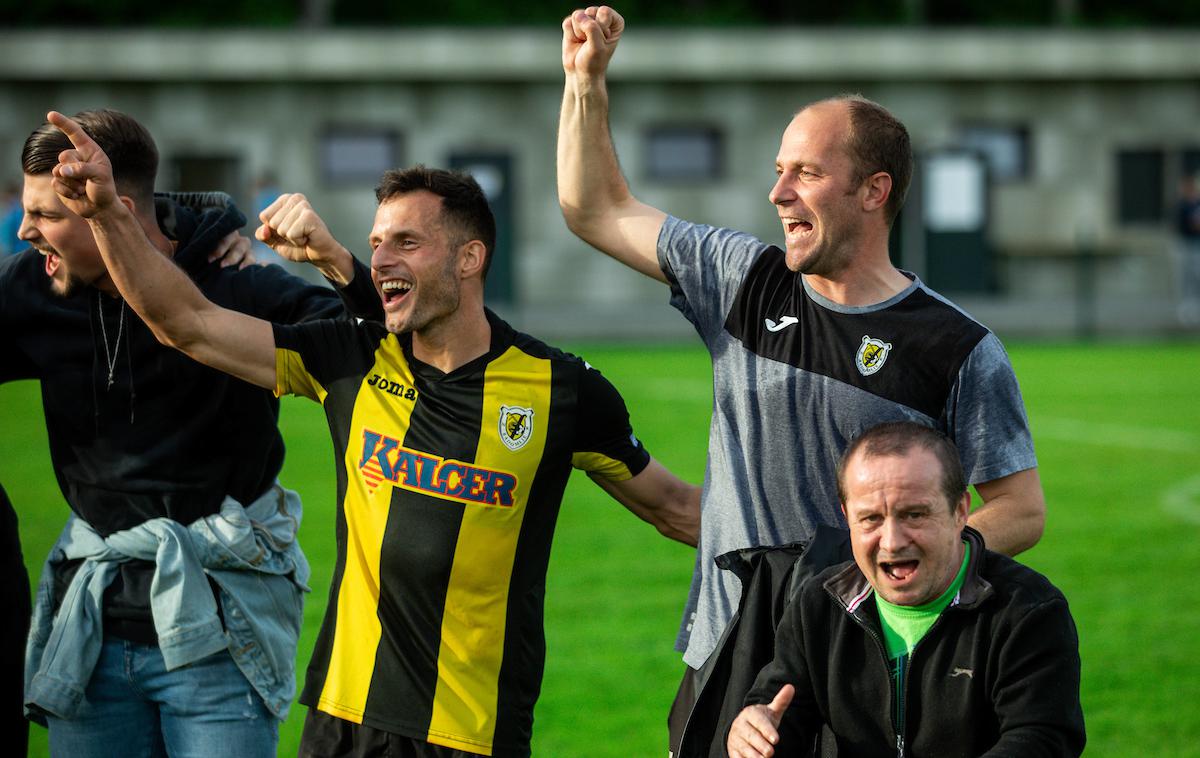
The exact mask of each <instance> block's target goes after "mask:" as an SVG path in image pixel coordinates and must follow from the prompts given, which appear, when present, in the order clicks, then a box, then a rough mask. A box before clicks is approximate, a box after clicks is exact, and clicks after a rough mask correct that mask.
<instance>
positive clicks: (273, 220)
mask: <svg viewBox="0 0 1200 758" xmlns="http://www.w3.org/2000/svg"><path fill="white" fill-rule="evenodd" d="M258 218H259V220H260V221H262V226H260V227H258V229H257V230H255V232H254V236H255V237H257V238H258V239H259V240H261V241H262V242H265V243H266V244H268V245H270V246H271V248H272V249H273V250H274V251H275V252H277V253H279V255H280V256H282V257H283V258H286V259H287V260H289V261H297V262H300V263H311V264H312V265H314V266H316V267H317V268H318V269H319V270H320V271H321V273H323V274H324V275H325V276H326V277H328V278H329V279H331V280H332V281H333V282H334V283H336V284H339V285H345V284H346V283H347V282H349V281H350V278H352V277H353V275H354V269H353V266H352V261H351V255H350V251H349V250H347V249H346V248H344V247H342V245H341V244H340V243H339V242H338V241H337V240H335V239H334V238H333V235H332V234H330V233H329V227H327V226H326V225H325V222H324V221H322V220H321V217H320V216H318V215H317V212H316V211H314V210H313V208H312V206H311V205H310V204H309V202H308V198H306V197H305V196H304V195H301V194H299V193H294V194H283V195H280V196H279V197H277V198H275V202H273V203H271V204H270V205H268V206H267V207H266V208H264V209H263V211H262V213H259V214H258Z"/></svg>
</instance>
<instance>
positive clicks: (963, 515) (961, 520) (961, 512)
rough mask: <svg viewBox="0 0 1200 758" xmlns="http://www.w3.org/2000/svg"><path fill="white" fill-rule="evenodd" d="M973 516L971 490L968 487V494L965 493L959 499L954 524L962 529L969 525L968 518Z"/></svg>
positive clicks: (955, 508)
mask: <svg viewBox="0 0 1200 758" xmlns="http://www.w3.org/2000/svg"><path fill="white" fill-rule="evenodd" d="M970 515H971V489H970V488H969V487H968V488H967V490H966V492H963V494H962V497H960V498H959V499H958V503H957V504H955V506H954V522H955V523H956V524H957V525H958V527H959V528H960V529H961V528H962V527H964V526H966V525H967V518H968V517H969V516H970Z"/></svg>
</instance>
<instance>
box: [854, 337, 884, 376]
mask: <svg viewBox="0 0 1200 758" xmlns="http://www.w3.org/2000/svg"><path fill="white" fill-rule="evenodd" d="M891 350H892V343H890V342H884V341H883V340H877V339H871V337H870V336H869V335H866V334H864V335H863V338H862V345H860V346H859V348H858V355H857V356H855V359H854V365H855V366H856V367H857V368H858V373H860V374H862V375H863V376H870V375H871V374H874V373H875V372H877V371H879V369H881V368H883V364H884V363H885V362H887V357H888V353H890V352H891Z"/></svg>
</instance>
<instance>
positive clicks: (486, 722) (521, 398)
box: [428, 347, 550, 755]
mask: <svg viewBox="0 0 1200 758" xmlns="http://www.w3.org/2000/svg"><path fill="white" fill-rule="evenodd" d="M501 406H516V407H520V408H528V409H532V410H533V415H532V418H531V419H530V422H531V426H530V431H529V437H528V439H527V440H526V441H525V443H524V444H523V445H522V446H521V447H520V448H519V449H517V450H515V451H514V450H510V449H509V448H508V446H506V445H505V444H504V443H503V442H502V441H501V438H500V434H501V423H502V421H501V417H500V413H501V410H500V409H501ZM549 424H550V362H549V361H548V360H541V359H536V358H532V357H530V356H529V355H526V354H525V353H523V352H521V351H520V350H518V349H517V348H515V347H514V348H509V350H508V351H507V352H506V353H504V355H502V356H500V357H499V358H497V359H496V360H494V361H492V363H491V364H490V365H489V366H488V370H487V376H486V379H485V382H484V397H483V418H482V422H481V424H480V437H479V448H478V450H477V451H476V453H475V463H476V464H477V465H480V466H486V467H488V468H494V469H501V470H504V471H511V472H513V473H514V474H515V475H516V476H517V486H516V489H515V495H516V497H515V499H514V502H513V505H512V507H510V508H503V507H488V506H481V505H472V506H468V507H467V508H466V509H465V510H464V512H463V520H462V526H461V528H460V529H459V534H458V545H457V547H456V549H455V551H454V566H453V567H452V569H451V571H450V584H449V586H448V588H447V592H446V607H445V610H444V612H443V617H442V641H441V648H440V650H439V652H438V683H437V690H436V692H435V694H434V699H433V718H432V720H431V721H430V725H429V736H428V740H429V742H431V743H434V744H437V745H446V746H449V747H455V748H457V749H462V750H470V751H472V752H478V751H480V750H481V748H482V749H485V750H486V751H487V752H486V753H485V754H487V755H491V746H492V741H493V738H494V736H495V732H496V703H497V693H498V690H499V679H500V664H501V662H502V661H501V658H502V656H503V652H504V635H505V621H506V615H507V611H508V593H509V583H510V581H511V578H512V565H513V557H514V556H515V554H516V551H517V539H518V538H519V537H520V534H521V522H522V520H523V519H524V517H525V509H526V506H527V505H528V499H529V492H530V489H531V487H532V484H533V478H534V475H535V474H536V473H537V468H538V465H539V463H540V462H541V459H542V452H543V450H544V448H545V445H546V428H547V427H548V426H549Z"/></svg>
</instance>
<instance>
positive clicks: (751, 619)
mask: <svg viewBox="0 0 1200 758" xmlns="http://www.w3.org/2000/svg"><path fill="white" fill-rule="evenodd" d="M850 557H851V553H850V535H849V532H847V531H846V530H845V529H835V528H833V527H828V526H821V527H817V531H816V533H815V534H814V535H813V539H812V540H811V541H810V542H807V543H792V544H788V545H779V546H776V547H752V548H745V549H743V550H734V551H732V552H729V553H724V554H722V555H718V556H717V557H716V562H717V566H718V567H719V568H721V569H722V570H724V571H732V572H733V573H734V574H736V575H737V578H738V580H739V581H740V582H741V584H742V594H741V598H740V600H739V601H738V608H737V612H736V613H734V615H733V618H732V619H730V621H729V623H728V624H727V625H726V626H725V631H724V632H723V633H722V634H721V639H720V640H719V641H718V642H717V647H716V649H715V650H714V651H713V654H712V655H710V656H709V657H708V660H707V661H706V662H705V663H704V667H703V668H701V669H700V670H699V671H698V672H697V674H696V676H697V694H696V701H695V703H694V705H693V706H692V710H691V713H690V714H688V716H687V724H686V726H684V728H683V734H682V736H681V737H680V742H679V746H678V751H677V752H676V754H675V755H676V758H722V756H724V755H725V735H726V733H727V732H728V731H729V725H730V724H732V723H733V720H734V719H735V718H737V715H738V713H740V712H741V710H742V707H743V704H744V702H745V699H746V693H748V692H749V691H750V687H751V686H752V685H753V684H754V679H755V677H756V676H757V675H758V672H759V671H760V670H761V669H762V668H763V667H764V666H766V665H767V664H768V663H770V662H771V657H772V655H773V654H774V652H775V627H776V626H777V625H778V624H779V619H780V618H781V617H782V616H783V611H784V609H785V608H786V607H787V603H788V600H789V599H790V598H791V597H793V596H794V595H795V594H796V593H797V592H798V591H799V588H800V586H801V585H802V584H803V583H804V582H805V581H807V580H808V579H811V578H812V577H814V576H816V575H817V574H818V573H820V572H821V571H823V570H825V569H826V568H828V567H830V566H832V565H834V564H837V563H841V562H843V561H845V560H847V559H848V558H850Z"/></svg>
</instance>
